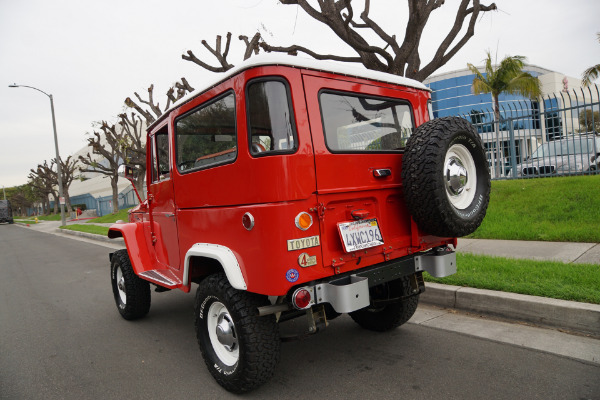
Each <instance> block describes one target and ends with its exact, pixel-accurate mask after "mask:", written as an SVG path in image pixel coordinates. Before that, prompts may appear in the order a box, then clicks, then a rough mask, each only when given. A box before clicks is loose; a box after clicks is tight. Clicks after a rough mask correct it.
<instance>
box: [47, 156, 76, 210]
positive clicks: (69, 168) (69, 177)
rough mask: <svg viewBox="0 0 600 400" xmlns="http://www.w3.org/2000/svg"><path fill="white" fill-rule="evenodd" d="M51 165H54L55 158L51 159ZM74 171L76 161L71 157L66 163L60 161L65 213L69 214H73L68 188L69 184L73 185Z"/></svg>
mask: <svg viewBox="0 0 600 400" xmlns="http://www.w3.org/2000/svg"><path fill="white" fill-rule="evenodd" d="M52 163H53V164H56V158H53V159H52ZM75 171H77V160H76V159H73V160H71V156H69V157H67V160H66V161H62V160H60V172H61V175H62V182H63V195H64V196H65V203H66V206H67V212H68V213H69V214H70V213H71V212H73V207H72V206H71V196H70V195H69V187H70V186H71V183H73V179H75Z"/></svg>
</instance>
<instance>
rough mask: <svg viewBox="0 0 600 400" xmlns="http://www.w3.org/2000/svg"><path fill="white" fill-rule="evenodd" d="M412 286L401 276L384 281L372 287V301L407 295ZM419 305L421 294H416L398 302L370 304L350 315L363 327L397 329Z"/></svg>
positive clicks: (372, 329) (376, 329)
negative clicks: (378, 304)
mask: <svg viewBox="0 0 600 400" xmlns="http://www.w3.org/2000/svg"><path fill="white" fill-rule="evenodd" d="M410 290H411V286H410V281H409V279H408V278H400V279H396V280H394V281H391V282H387V283H384V284H382V285H379V286H375V287H372V288H371V289H370V294H371V301H373V300H375V299H381V300H385V299H386V298H395V297H400V296H406V295H407V294H408V293H410ZM418 305H419V295H414V296H411V297H407V298H405V299H403V300H400V301H398V302H396V303H390V304H386V305H384V306H381V307H375V306H372V305H371V306H369V307H366V308H363V309H360V310H357V311H354V312H351V313H350V317H351V318H352V319H353V320H354V322H356V323H357V324H358V325H360V326H361V327H363V328H365V329H368V330H371V331H376V332H385V331H389V330H391V329H395V328H397V327H399V326H400V325H402V324H404V323H406V322H407V321H408V320H409V319H411V317H412V316H413V315H414V313H415V311H416V310H417V306H418Z"/></svg>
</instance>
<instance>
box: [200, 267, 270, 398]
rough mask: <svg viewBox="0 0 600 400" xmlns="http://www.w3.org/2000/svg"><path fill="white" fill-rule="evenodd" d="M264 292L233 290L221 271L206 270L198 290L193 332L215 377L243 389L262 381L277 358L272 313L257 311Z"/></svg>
mask: <svg viewBox="0 0 600 400" xmlns="http://www.w3.org/2000/svg"><path fill="white" fill-rule="evenodd" d="M268 304H270V303H269V302H268V299H267V298H266V297H265V296H260V295H257V294H253V293H248V292H245V291H240V290H236V289H234V288H233V287H231V285H230V284H229V281H228V280H227V277H226V276H225V274H223V273H220V274H216V275H212V276H209V277H208V278H206V279H205V280H203V281H202V282H201V283H200V285H199V286H198V291H197V292H196V306H195V314H196V336H197V339H198V344H199V345H200V350H201V351H202V357H203V358H204V362H205V363H206V366H207V367H208V369H209V371H210V373H211V374H212V376H213V377H214V378H215V380H216V381H217V382H218V383H219V384H220V385H221V386H223V387H224V388H225V389H227V390H228V391H230V392H234V393H243V392H247V391H250V390H252V389H254V388H256V387H258V386H260V385H262V384H263V383H265V382H266V381H267V380H268V379H269V378H270V377H271V376H272V375H273V373H274V372H275V366H276V365H277V362H278V361H279V352H280V338H279V328H278V326H277V323H276V321H275V317H274V316H273V315H268V316H264V317H260V316H259V315H258V307H261V306H265V305H268Z"/></svg>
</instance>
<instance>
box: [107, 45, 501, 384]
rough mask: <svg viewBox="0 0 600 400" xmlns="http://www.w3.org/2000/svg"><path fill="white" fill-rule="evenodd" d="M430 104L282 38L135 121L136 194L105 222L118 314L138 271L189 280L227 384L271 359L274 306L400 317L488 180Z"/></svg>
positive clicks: (390, 320) (143, 304) (140, 292)
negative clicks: (138, 154)
mask: <svg viewBox="0 0 600 400" xmlns="http://www.w3.org/2000/svg"><path fill="white" fill-rule="evenodd" d="M429 105H430V92H429V90H428V89H427V88H426V87H425V86H423V85H422V84H421V83H419V82H416V81H413V80H410V79H406V78H402V77H398V76H394V75H388V74H385V73H379V72H373V71H367V70H362V69H354V68H348V67H344V66H338V65H336V64H330V63H322V62H318V61H314V60H304V59H300V58H296V57H281V56H279V57H273V56H262V57H260V56H259V57H255V58H252V59H251V60H249V61H248V62H246V63H245V64H243V65H242V66H240V67H237V68H235V69H233V70H231V71H229V72H228V74H227V75H226V76H224V77H222V79H221V80H220V81H219V82H218V83H216V84H214V85H213V86H210V87H209V88H207V89H205V90H202V91H198V92H196V93H193V94H192V95H191V96H190V97H189V98H187V99H186V100H183V101H180V102H179V103H178V104H176V105H175V106H174V107H173V108H172V109H170V110H169V111H168V112H166V113H165V114H164V115H163V116H162V117H161V118H160V119H159V120H158V121H156V122H155V123H154V124H153V125H152V126H150V127H149V129H148V136H147V166H148V168H147V182H148V193H147V200H146V201H144V202H143V203H141V204H140V205H139V206H138V207H136V208H135V209H133V210H132V211H131V213H130V215H129V222H127V223H118V224H115V225H113V226H112V227H111V228H110V231H109V234H108V235H109V237H111V238H116V237H123V238H124V240H125V244H126V246H127V250H120V251H116V252H115V253H113V254H111V257H110V258H111V280H112V288H113V292H114V298H115V301H116V304H117V307H118V310H119V312H120V314H121V315H122V316H123V318H125V319H128V320H131V319H136V318H140V317H143V316H145V315H146V314H147V313H148V311H149V309H150V285H153V286H155V287H156V291H157V292H163V291H167V290H169V289H180V290H183V291H184V292H189V291H190V290H191V287H192V283H197V284H198V289H197V290H196V301H195V327H196V335H197V338H198V343H199V345H200V349H201V351H202V355H203V357H204V360H205V362H206V365H207V367H208V369H209V370H210V372H211V374H212V375H213V376H214V378H215V379H216V380H217V382H218V383H219V384H220V385H222V386H223V387H224V388H225V389H227V390H229V391H232V392H244V391H248V390H251V389H253V388H255V387H257V386H258V385H260V384H262V383H264V382H265V381H266V380H268V379H269V378H270V377H271V376H272V374H273V373H274V371H275V368H276V364H277V361H278V359H279V352H280V341H281V338H280V334H279V323H281V322H284V321H288V320H290V319H293V318H296V317H304V318H305V320H306V326H305V330H304V332H303V333H299V335H301V334H308V333H315V332H317V331H318V330H319V329H321V328H324V327H325V326H326V325H327V321H328V320H331V319H333V318H335V317H336V316H338V315H340V314H341V313H349V314H350V316H351V317H352V319H353V320H354V321H356V323H358V324H359V325H360V326H362V327H364V328H366V329H371V330H375V331H385V330H389V329H393V328H396V327H398V326H400V325H402V324H403V323H405V322H406V321H408V320H409V319H410V318H411V316H412V315H413V313H414V312H415V309H416V308H417V303H418V299H419V294H420V293H422V292H423V291H424V290H425V288H424V283H423V277H422V274H423V271H427V272H428V273H429V274H431V275H433V276H436V277H442V276H447V275H450V274H452V273H454V272H455V271H456V255H455V253H454V252H453V247H455V246H456V237H457V236H463V235H466V234H469V233H471V232H472V231H474V230H475V229H476V228H477V227H478V226H479V224H480V223H481V221H482V219H483V217H484V215H485V211H486V208H487V204H488V199H489V190H490V176H489V171H488V166H487V160H486V158H485V154H484V151H483V147H482V144H481V139H480V138H479V135H478V134H477V133H476V131H475V130H474V128H473V127H472V126H471V125H470V124H469V123H468V122H467V121H465V120H464V119H459V118H442V119H437V120H430V118H431V111H430V107H429ZM125 175H127V174H125Z"/></svg>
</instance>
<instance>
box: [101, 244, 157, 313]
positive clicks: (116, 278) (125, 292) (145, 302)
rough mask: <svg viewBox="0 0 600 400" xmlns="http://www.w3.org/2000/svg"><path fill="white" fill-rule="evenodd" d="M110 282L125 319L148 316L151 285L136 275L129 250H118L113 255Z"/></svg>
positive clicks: (118, 306)
mask: <svg viewBox="0 0 600 400" xmlns="http://www.w3.org/2000/svg"><path fill="white" fill-rule="evenodd" d="M110 280H111V284H112V289H113V294H114V296H115V303H116V304H117V309H118V310H119V313H120V314H121V316H122V317H123V318H125V319H127V320H133V319H138V318H141V317H143V316H145V315H146V314H148V311H150V283H149V282H148V281H145V280H143V279H141V278H139V277H138V276H137V275H136V274H135V272H134V271H133V267H132V266H131V261H129V256H128V255H127V250H117V251H115V252H114V253H113V256H112V261H111V263H110Z"/></svg>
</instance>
